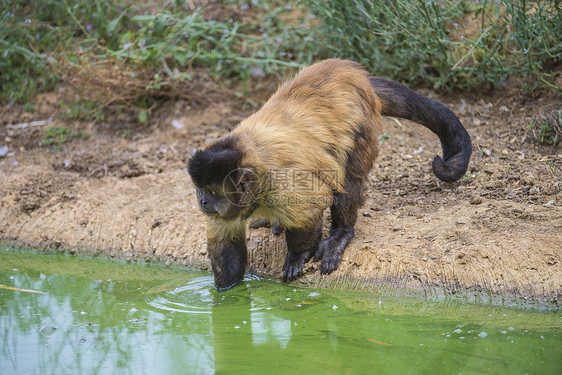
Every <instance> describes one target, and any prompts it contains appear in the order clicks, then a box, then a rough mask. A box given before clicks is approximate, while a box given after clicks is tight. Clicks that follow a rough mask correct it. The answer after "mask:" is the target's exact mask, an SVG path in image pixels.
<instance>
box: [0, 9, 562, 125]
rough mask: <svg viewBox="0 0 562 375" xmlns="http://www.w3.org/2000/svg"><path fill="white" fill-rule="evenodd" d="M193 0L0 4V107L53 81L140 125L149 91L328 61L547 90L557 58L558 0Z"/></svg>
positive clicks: (450, 81)
mask: <svg viewBox="0 0 562 375" xmlns="http://www.w3.org/2000/svg"><path fill="white" fill-rule="evenodd" d="M195 3H196V2H191V1H187V2H186V1H172V2H170V1H163V0H148V1H144V2H132V1H129V0H117V1H109V0H99V1H95V2H92V1H88V0H4V1H2V2H1V3H0V25H1V27H0V56H1V58H0V71H2V74H1V75H0V87H1V89H0V101H3V102H7V101H14V100H15V101H18V102H21V103H25V102H28V101H29V100H30V98H31V97H32V96H33V95H34V94H35V93H37V92H40V91H43V90H47V89H50V88H52V87H53V86H54V85H55V84H56V83H57V82H59V81H61V80H62V81H66V82H69V83H70V84H72V85H73V86H74V87H75V88H76V89H77V90H78V91H79V94H80V95H81V96H82V99H83V100H84V101H85V102H93V103H96V105H97V106H98V107H100V106H101V107H103V106H106V105H109V104H116V103H120V104H122V105H124V106H128V107H129V108H134V109H136V110H137V111H139V112H142V113H145V114H143V115H140V114H139V119H141V120H142V119H145V117H146V115H147V114H149V113H150V111H151V108H152V107H153V106H154V105H157V104H158V103H159V101H158V98H160V97H170V96H172V97H176V96H180V97H185V98H186V99H189V100H192V101H195V102H196V101H197V100H202V99H201V97H202V96H203V95H198V97H194V96H193V95H192V96H189V93H190V92H201V91H205V92H206V93H207V95H211V94H213V93H215V94H220V90H219V86H224V85H228V84H229V82H231V81H233V80H235V81H241V82H243V83H244V84H245V87H246V88H247V82H248V80H249V79H250V78H251V77H252V76H253V77H261V76H263V75H265V74H272V73H273V74H277V73H281V72H282V71H283V70H284V69H287V68H298V67H300V66H302V65H306V64H310V63H311V62H313V61H314V60H315V59H320V58H327V57H334V56H340V57H346V58H351V59H354V60H356V61H359V62H361V63H362V64H364V65H365V66H367V67H368V68H369V70H370V71H371V72H372V73H374V74H377V75H382V76H385V77H389V78H394V79H397V80H400V81H403V82H410V83H421V84H426V85H432V86H433V87H436V88H449V89H450V88H453V87H459V86H461V87H478V86H482V85H498V84H501V83H502V82H503V81H504V80H506V79H508V78H509V77H511V76H514V75H515V76H517V77H523V78H524V82H525V84H526V85H527V86H528V88H529V89H533V88H535V87H537V86H546V87H550V88H555V89H558V90H560V89H561V88H560V87H559V86H556V83H555V82H556V80H555V79H554V77H552V76H550V75H549V69H550V68H552V67H553V66H555V65H557V64H558V65H559V64H560V62H561V60H562V42H561V38H560V35H562V19H561V16H560V14H561V7H562V5H561V2H560V0H536V1H532V2H531V1H526V0H521V1H515V2H513V1H509V0H494V1H492V0H480V1H478V0H475V1H469V0H456V1H451V2H445V1H437V0H426V1H419V2H411V1H406V0H392V1H370V0H352V1H334V0H328V1H323V0H322V1H321V0H298V1H297V0H295V1H284V2H281V1H278V0H276V1H270V2H259V1H255V0H215V1H212V0H210V1H207V2H202V4H203V6H201V7H196V6H194V5H193V4H195ZM215 82H220V84H219V85H218V86H217V85H216V83H215ZM125 83H126V84H125ZM139 103H144V104H139ZM146 103H149V104H150V105H148V106H147V105H146ZM94 109H95V108H90V109H87V110H86V111H87V112H91V111H93V112H95V110H94Z"/></svg>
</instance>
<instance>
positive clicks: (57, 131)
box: [43, 126, 90, 150]
mask: <svg viewBox="0 0 562 375" xmlns="http://www.w3.org/2000/svg"><path fill="white" fill-rule="evenodd" d="M79 138H81V139H88V138H90V135H89V134H87V133H85V132H84V131H83V130H78V131H77V132H74V131H72V130H70V129H67V128H65V127H63V126H52V127H50V128H49V129H47V131H46V132H45V139H44V140H43V146H54V149H55V150H60V147H61V146H62V145H63V144H64V143H66V142H69V141H71V140H73V139H79Z"/></svg>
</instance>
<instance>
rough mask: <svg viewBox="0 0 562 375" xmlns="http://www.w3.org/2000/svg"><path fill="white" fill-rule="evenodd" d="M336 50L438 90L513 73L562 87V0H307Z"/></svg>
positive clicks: (530, 82) (531, 82)
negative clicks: (561, 70) (561, 77)
mask: <svg viewBox="0 0 562 375" xmlns="http://www.w3.org/2000/svg"><path fill="white" fill-rule="evenodd" d="M305 2H306V3H308V4H310V6H311V8H312V11H313V12H314V14H315V15H317V17H318V18H319V19H320V26H319V34H320V35H322V36H323V38H321V39H320V38H317V39H316V40H319V41H320V42H322V43H325V44H326V48H327V49H329V50H330V51H331V54H333V55H336V56H341V57H345V58H351V59H353V60H356V61H359V62H361V63H362V64H363V65H365V66H366V67H368V68H369V70H370V71H371V72H372V73H374V74H377V75H381V76H384V77H390V78H393V79H396V80H399V81H402V82H409V83H418V84H424V85H430V86H433V87H435V88H446V89H452V88H456V87H465V88H474V87H476V88H478V87H482V86H497V85H499V84H501V83H502V82H504V81H505V80H507V79H508V78H510V77H516V78H517V79H522V82H523V85H526V86H527V88H529V89H533V88H535V87H539V86H543V87H544V86H546V87H549V88H553V89H556V90H561V89H562V87H559V86H556V85H555V84H554V83H552V81H553V77H552V76H550V75H549V73H548V68H549V67H552V66H554V65H559V64H560V62H561V61H562V38H561V37H560V35H562V16H561V14H562V2H561V1H560V0H536V1H532V2H531V1H526V0H518V1H512V0H495V1H492V0H480V1H468V0H456V1H447V2H445V1H436V0H424V1H409V0H392V1H391V0H388V1H370V0H352V1H335V0H328V1H324V0H305Z"/></svg>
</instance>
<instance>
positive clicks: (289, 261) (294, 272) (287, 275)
mask: <svg viewBox="0 0 562 375" xmlns="http://www.w3.org/2000/svg"><path fill="white" fill-rule="evenodd" d="M311 257H312V252H311V251H305V252H303V253H292V252H288V253H287V257H286V258H285V264H284V265H283V271H284V273H283V282H285V283H286V282H288V281H293V280H296V279H297V278H298V277H299V276H300V275H301V273H302V269H303V268H304V264H305V263H306V262H307V261H308V260H309V259H310V258H311Z"/></svg>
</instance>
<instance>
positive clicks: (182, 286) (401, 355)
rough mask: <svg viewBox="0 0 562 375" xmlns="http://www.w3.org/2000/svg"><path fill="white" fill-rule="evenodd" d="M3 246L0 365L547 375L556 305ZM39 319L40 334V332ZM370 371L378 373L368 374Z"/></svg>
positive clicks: (553, 367) (33, 369) (555, 339)
mask: <svg viewBox="0 0 562 375" xmlns="http://www.w3.org/2000/svg"><path fill="white" fill-rule="evenodd" d="M212 282H213V279H212V277H211V276H210V275H208V274H205V275H202V274H201V273H191V272H189V271H186V270H183V269H177V268H166V267H161V266H138V265H130V264H123V263H116V262H108V261H101V260H91V259H81V258H69V257H62V256H45V255H30V254H22V253H7V252H2V251H0V284H3V285H8V286H11V287H14V288H22V289H33V290H40V291H44V292H46V293H44V294H37V293H28V292H24V291H17V290H13V289H12V290H8V289H0V335H1V339H2V344H3V345H2V348H1V352H0V374H21V373H45V374H55V373H56V374H59V373H61V374H62V373H87V374H106V373H110V374H111V373H120V374H121V373H122V374H157V373H161V374H175V373H179V374H208V373H215V372H218V373H235V374H237V373H256V372H260V373H268V374H276V373H279V374H286V373H294V372H297V371H298V372H303V371H308V372H311V373H318V372H322V373H338V374H339V373H373V372H377V373H382V374H384V373H388V374H394V373H401V372H408V371H409V370H411V369H412V368H416V369H417V370H416V371H417V372H421V373H428V372H438V373H443V372H444V373H455V372H457V373H459V372H468V373H482V372H491V373H494V372H496V373H498V372H499V373H507V372H513V371H516V372H520V373H524V372H529V373H556V372H558V371H559V370H560V368H561V362H560V358H562V345H561V344H562V340H561V338H560V334H561V331H562V328H561V327H562V323H561V321H562V314H560V312H550V313H540V312H533V311H522V310H515V309H509V308H496V307H490V306H477V305H468V304H461V303H457V302H440V303H437V302H433V303H432V302H427V301H425V302H424V301H421V300H415V299H409V300H408V299H406V300H405V299H402V300H400V299H392V298H388V297H386V298H385V297H384V296H380V298H381V299H382V303H379V296H376V297H372V296H369V295H355V294H350V293H341V292H340V293H336V292H330V291H326V290H320V291H312V290H309V289H304V288H295V287H292V286H290V285H285V284H278V283H274V282H269V281H266V280H255V279H248V280H246V285H239V286H237V287H235V288H233V289H232V290H229V291H226V292H221V293H219V292H217V291H216V290H215V289H214V288H213V286H212ZM42 327H43V329H42ZM375 369H376V370H375Z"/></svg>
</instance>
